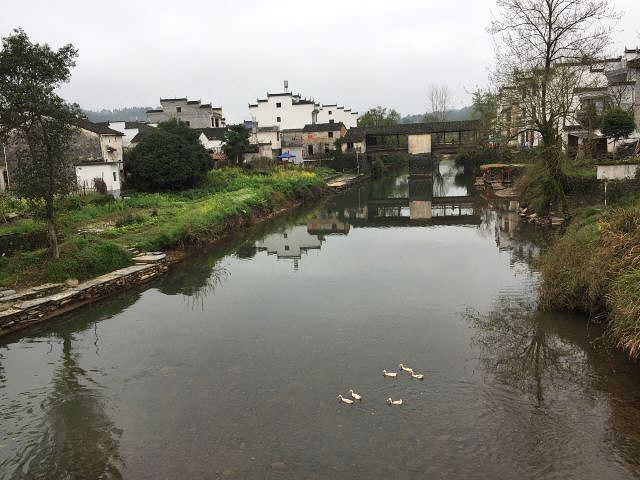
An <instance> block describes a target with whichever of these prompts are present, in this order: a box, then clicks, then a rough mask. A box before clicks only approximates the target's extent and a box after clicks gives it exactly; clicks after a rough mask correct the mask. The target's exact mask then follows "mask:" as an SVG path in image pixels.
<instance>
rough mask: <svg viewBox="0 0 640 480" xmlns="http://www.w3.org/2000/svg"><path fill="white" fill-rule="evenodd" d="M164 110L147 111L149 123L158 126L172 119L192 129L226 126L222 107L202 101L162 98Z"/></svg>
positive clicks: (161, 103) (161, 102)
mask: <svg viewBox="0 0 640 480" xmlns="http://www.w3.org/2000/svg"><path fill="white" fill-rule="evenodd" d="M160 105H161V106H162V108H160V109H156V110H148V111H147V121H148V122H149V123H153V124H158V123H160V122H166V121H167V120H170V119H172V118H175V119H178V120H180V121H181V122H184V123H186V124H187V125H188V126H189V127H190V128H221V127H224V126H225V118H224V115H223V113H222V107H212V106H211V104H210V103H205V104H202V103H201V102H200V100H188V99H187V98H186V97H185V98H161V99H160Z"/></svg>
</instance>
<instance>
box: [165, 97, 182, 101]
mask: <svg viewBox="0 0 640 480" xmlns="http://www.w3.org/2000/svg"><path fill="white" fill-rule="evenodd" d="M160 101H161V102H186V101H187V97H184V98H161V99H160Z"/></svg>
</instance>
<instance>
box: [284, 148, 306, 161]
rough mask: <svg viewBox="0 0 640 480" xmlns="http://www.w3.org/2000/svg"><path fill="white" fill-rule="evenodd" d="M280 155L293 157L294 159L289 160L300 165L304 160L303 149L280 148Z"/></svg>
mask: <svg viewBox="0 0 640 480" xmlns="http://www.w3.org/2000/svg"><path fill="white" fill-rule="evenodd" d="M282 153H289V154H291V155H295V158H291V159H289V161H290V162H292V163H302V162H303V161H304V159H305V154H304V148H303V147H282Z"/></svg>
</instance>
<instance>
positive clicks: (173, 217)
mask: <svg viewBox="0 0 640 480" xmlns="http://www.w3.org/2000/svg"><path fill="white" fill-rule="evenodd" d="M324 173H325V172H323V171H321V172H319V173H310V172H303V171H298V170H291V171H269V172H262V173H248V172H246V171H243V170H240V169H236V168H230V169H223V170H212V171H211V172H209V174H208V176H207V179H206V181H205V183H204V184H203V186H202V187H201V188H198V189H192V190H187V191H183V192H176V193H132V194H130V195H129V196H126V197H124V198H123V199H120V200H113V199H111V197H106V196H98V195H89V196H84V197H70V198H67V199H65V200H62V201H61V202H60V204H59V205H58V208H59V212H60V214H59V220H58V224H59V229H60V233H61V237H62V241H61V244H60V247H61V257H60V259H58V260H48V258H47V249H46V248H37V249H31V250H28V251H20V252H16V253H13V254H11V255H8V256H5V257H1V258H0V286H1V287H15V286H24V285H28V284H37V283H42V282H46V281H63V280H65V279H67V278H77V279H79V280H83V279H86V278H90V277H92V276H95V275H99V274H102V273H105V272H108V271H111V270H114V269H117V268H122V267H124V266H127V265H129V264H130V263H131V256H130V254H129V253H128V251H127V247H135V248H137V249H139V250H164V249H168V248H172V247H176V246H178V245H180V244H183V243H197V242H200V241H206V240H210V239H215V238H216V237H218V236H220V235H222V234H224V233H227V232H229V231H232V230H233V229H235V228H240V227H241V226H242V225H243V224H247V223H250V222H251V221H252V217H253V216H255V215H266V214H268V213H269V212H272V211H274V210H276V209H278V208H280V207H282V206H284V205H285V204H287V202H291V201H300V200H304V199H307V198H312V197H314V196H317V195H318V194H319V193H320V192H321V191H322V188H323V186H324V180H323V174H324ZM43 229H44V225H42V224H41V223H40V222H37V221H34V220H32V219H23V220H19V221H17V222H11V223H5V224H0V235H4V234H9V233H14V234H15V233H20V234H29V233H32V232H37V231H39V230H43Z"/></svg>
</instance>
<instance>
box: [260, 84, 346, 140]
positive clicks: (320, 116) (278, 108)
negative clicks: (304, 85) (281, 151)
mask: <svg viewBox="0 0 640 480" xmlns="http://www.w3.org/2000/svg"><path fill="white" fill-rule="evenodd" d="M249 116H250V117H251V119H252V120H253V121H254V122H257V124H258V127H270V126H278V127H280V130H291V129H297V128H304V126H305V125H309V124H314V123H340V122H342V123H343V124H344V125H345V126H346V127H347V128H350V127H355V126H356V124H357V122H358V112H352V111H351V110H350V109H348V108H347V109H345V108H344V107H339V106H338V105H321V104H320V103H318V102H316V101H314V100H313V99H307V98H302V96H301V95H300V94H294V93H291V92H289V90H288V84H287V82H285V91H284V92H283V93H267V98H264V99H258V100H257V101H256V103H250V104H249Z"/></svg>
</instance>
